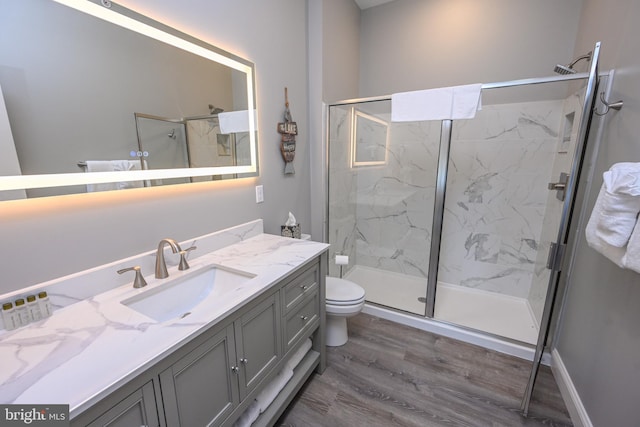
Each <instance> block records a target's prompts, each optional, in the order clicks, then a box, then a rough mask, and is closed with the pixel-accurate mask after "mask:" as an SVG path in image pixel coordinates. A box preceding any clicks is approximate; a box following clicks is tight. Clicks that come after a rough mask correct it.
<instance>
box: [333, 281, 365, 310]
mask: <svg viewBox="0 0 640 427" xmlns="http://www.w3.org/2000/svg"><path fill="white" fill-rule="evenodd" d="M325 299H326V302H327V304H329V305H339V306H347V305H358V304H360V303H362V302H364V289H362V287H360V286H358V285H357V284H355V283H353V282H351V281H349V280H344V279H338V278H337V277H329V276H327V278H326V296H325Z"/></svg>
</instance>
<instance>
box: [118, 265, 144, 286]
mask: <svg viewBox="0 0 640 427" xmlns="http://www.w3.org/2000/svg"><path fill="white" fill-rule="evenodd" d="M132 270H133V271H135V272H136V277H135V279H133V287H134V288H142V287H144V286H147V281H146V280H144V277H142V272H141V271H140V266H139V265H136V266H134V267H129V268H123V269H122V270H118V274H122V273H126V272H127V271H132Z"/></svg>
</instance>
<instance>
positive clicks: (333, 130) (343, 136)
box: [328, 106, 356, 277]
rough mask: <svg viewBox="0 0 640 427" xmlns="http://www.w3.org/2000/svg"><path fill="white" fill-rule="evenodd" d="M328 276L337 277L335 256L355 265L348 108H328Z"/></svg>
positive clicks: (353, 201)
mask: <svg viewBox="0 0 640 427" xmlns="http://www.w3.org/2000/svg"><path fill="white" fill-rule="evenodd" d="M328 134H329V174H328V175H329V218H328V219H329V224H328V229H329V236H328V237H329V240H328V242H329V243H330V244H331V246H330V247H329V275H330V276H334V277H339V275H340V269H339V267H338V266H336V265H335V262H334V260H335V255H336V254H340V255H348V256H349V265H348V266H345V267H346V268H345V273H346V271H347V270H348V269H349V268H351V267H353V265H354V264H355V262H356V254H355V240H356V204H355V199H356V196H355V192H356V174H355V173H354V171H353V170H352V169H351V167H350V162H349V153H350V149H349V141H350V136H351V107H350V106H333V107H331V108H329V131H328Z"/></svg>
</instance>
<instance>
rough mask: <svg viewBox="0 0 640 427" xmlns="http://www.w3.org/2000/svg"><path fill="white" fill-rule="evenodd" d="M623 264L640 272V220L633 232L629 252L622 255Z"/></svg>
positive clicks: (628, 246) (628, 247)
mask: <svg viewBox="0 0 640 427" xmlns="http://www.w3.org/2000/svg"><path fill="white" fill-rule="evenodd" d="M622 265H623V266H624V267H625V268H628V269H630V270H633V271H635V272H637V273H640V221H638V222H636V226H635V228H634V229H633V233H631V238H630V239H629V244H628V245H627V252H626V253H625V254H624V256H623V257H622Z"/></svg>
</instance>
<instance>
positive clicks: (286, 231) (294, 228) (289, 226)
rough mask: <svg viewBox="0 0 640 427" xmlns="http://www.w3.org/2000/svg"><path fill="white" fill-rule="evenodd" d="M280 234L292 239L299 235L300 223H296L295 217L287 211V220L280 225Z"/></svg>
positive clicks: (297, 237)
mask: <svg viewBox="0 0 640 427" xmlns="http://www.w3.org/2000/svg"><path fill="white" fill-rule="evenodd" d="M280 234H281V235H282V236H283V237H293V238H294V239H299V238H300V237H301V232H300V224H298V221H296V217H295V216H293V214H292V213H291V212H289V217H288V218H287V221H286V222H285V223H284V225H282V226H281V227H280Z"/></svg>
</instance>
